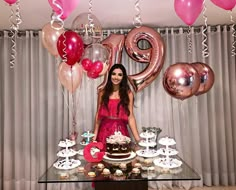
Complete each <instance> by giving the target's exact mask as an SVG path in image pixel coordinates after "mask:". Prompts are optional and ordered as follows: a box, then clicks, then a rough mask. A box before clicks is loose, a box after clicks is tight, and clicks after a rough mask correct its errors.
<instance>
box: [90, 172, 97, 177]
mask: <svg viewBox="0 0 236 190" xmlns="http://www.w3.org/2000/svg"><path fill="white" fill-rule="evenodd" d="M88 176H89V177H96V174H95V172H88Z"/></svg>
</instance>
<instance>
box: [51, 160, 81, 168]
mask: <svg viewBox="0 0 236 190" xmlns="http://www.w3.org/2000/svg"><path fill="white" fill-rule="evenodd" d="M80 164H81V162H80V161H79V160H74V159H69V160H67V159H64V160H58V161H57V162H55V163H54V164H53V166H54V167H55V168H57V169H60V170H70V169H74V168H76V167H78V166H79V165H80Z"/></svg>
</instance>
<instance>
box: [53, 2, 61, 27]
mask: <svg viewBox="0 0 236 190" xmlns="http://www.w3.org/2000/svg"><path fill="white" fill-rule="evenodd" d="M52 4H53V5H55V6H56V7H57V8H58V9H59V10H60V14H57V13H55V12H53V13H52V16H51V27H52V28H53V29H56V30H60V29H62V28H63V27H64V21H63V20H62V19H61V16H62V15H63V9H62V7H61V6H60V5H59V4H58V2H57V0H53V1H52ZM54 22H57V23H58V24H59V27H55V26H54Z"/></svg>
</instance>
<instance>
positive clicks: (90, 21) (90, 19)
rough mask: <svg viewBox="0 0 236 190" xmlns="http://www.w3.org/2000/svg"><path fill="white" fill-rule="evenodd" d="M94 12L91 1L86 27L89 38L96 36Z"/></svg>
mask: <svg viewBox="0 0 236 190" xmlns="http://www.w3.org/2000/svg"><path fill="white" fill-rule="evenodd" d="M92 10H93V1H92V0H89V13H88V26H86V27H85V32H86V35H87V36H89V35H90V34H92V36H94V22H93V16H92Z"/></svg>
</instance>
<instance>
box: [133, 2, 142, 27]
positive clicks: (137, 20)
mask: <svg viewBox="0 0 236 190" xmlns="http://www.w3.org/2000/svg"><path fill="white" fill-rule="evenodd" d="M135 10H136V11H137V14H136V15H135V17H134V19H133V25H134V26H135V27H136V28H139V27H140V26H142V18H141V8H140V5H139V0H136V1H135Z"/></svg>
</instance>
